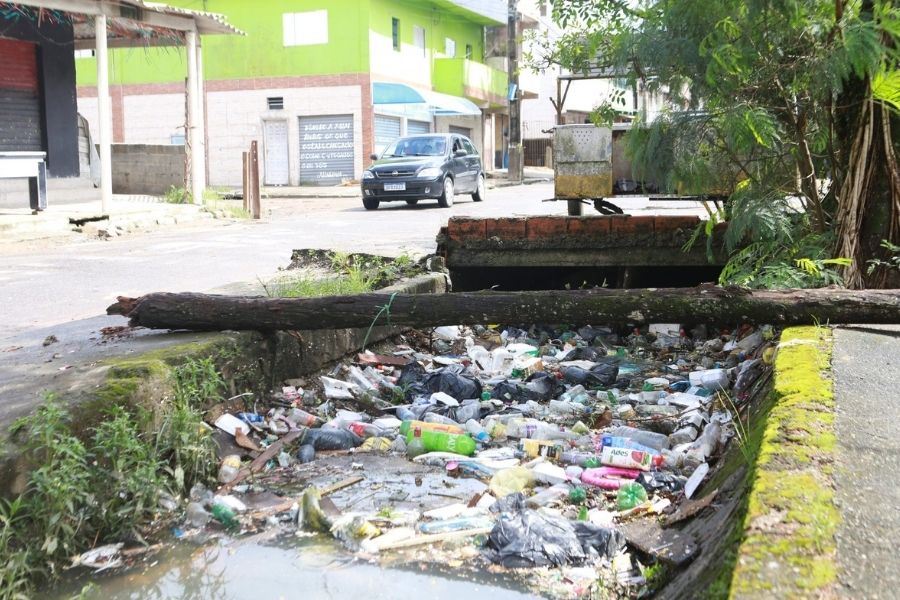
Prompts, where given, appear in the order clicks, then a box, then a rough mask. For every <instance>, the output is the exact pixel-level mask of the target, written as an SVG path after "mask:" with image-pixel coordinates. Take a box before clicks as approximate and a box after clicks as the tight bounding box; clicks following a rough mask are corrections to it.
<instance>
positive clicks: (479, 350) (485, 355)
mask: <svg viewBox="0 0 900 600" xmlns="http://www.w3.org/2000/svg"><path fill="white" fill-rule="evenodd" d="M467 354H468V355H469V358H471V359H472V362H473V363H474V364H475V367H477V368H478V370H480V371H490V370H491V367H492V365H493V360H492V359H491V353H490V352H488V351H487V350H486V349H485V348H484V347H483V346H472V347H471V348H469V349H468V351H467Z"/></svg>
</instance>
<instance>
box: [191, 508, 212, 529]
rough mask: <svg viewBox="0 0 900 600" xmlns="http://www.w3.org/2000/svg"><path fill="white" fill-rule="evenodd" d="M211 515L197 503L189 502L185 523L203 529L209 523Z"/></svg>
mask: <svg viewBox="0 0 900 600" xmlns="http://www.w3.org/2000/svg"><path fill="white" fill-rule="evenodd" d="M210 518H211V515H210V514H209V513H208V512H207V511H206V509H205V508H203V505H202V504H201V503H199V502H191V503H189V504H188V505H187V521H188V523H190V524H191V525H192V526H193V527H203V526H205V525H206V524H207V523H209V519H210Z"/></svg>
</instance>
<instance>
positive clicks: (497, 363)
mask: <svg viewBox="0 0 900 600" xmlns="http://www.w3.org/2000/svg"><path fill="white" fill-rule="evenodd" d="M514 360H515V359H514V357H513V355H512V353H511V352H510V351H509V350H507V349H506V348H503V347H501V348H497V349H495V350H494V351H493V352H492V353H491V371H492V372H493V373H494V374H496V375H502V376H504V377H509V376H510V374H511V373H512V369H513V361H514Z"/></svg>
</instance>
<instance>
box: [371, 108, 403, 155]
mask: <svg viewBox="0 0 900 600" xmlns="http://www.w3.org/2000/svg"><path fill="white" fill-rule="evenodd" d="M398 137H400V117H387V116H385V115H375V152H376V153H378V154H381V153H382V152H383V151H384V149H385V148H387V147H388V145H389V144H390V143H391V142H393V141H394V140H396V139H397V138H398Z"/></svg>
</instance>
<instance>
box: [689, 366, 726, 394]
mask: <svg viewBox="0 0 900 600" xmlns="http://www.w3.org/2000/svg"><path fill="white" fill-rule="evenodd" d="M689 377H690V380H691V385H696V386H700V387H704V388H706V389H708V390H712V391H716V390H724V389H727V388H728V384H729V377H728V371H727V370H726V369H707V370H705V371H691V373H690V375H689Z"/></svg>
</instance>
